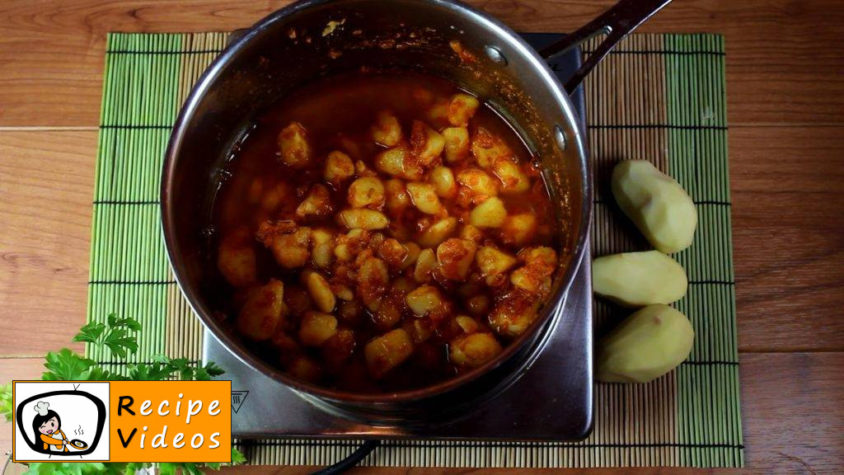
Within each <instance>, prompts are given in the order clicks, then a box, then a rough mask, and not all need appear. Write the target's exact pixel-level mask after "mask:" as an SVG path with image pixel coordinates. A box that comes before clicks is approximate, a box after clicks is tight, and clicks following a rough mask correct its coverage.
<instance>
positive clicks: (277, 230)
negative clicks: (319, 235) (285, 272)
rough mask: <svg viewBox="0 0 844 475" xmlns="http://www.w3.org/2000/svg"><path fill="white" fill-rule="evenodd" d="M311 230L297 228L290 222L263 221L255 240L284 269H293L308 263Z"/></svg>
mask: <svg viewBox="0 0 844 475" xmlns="http://www.w3.org/2000/svg"><path fill="white" fill-rule="evenodd" d="M310 236H311V229H310V228H307V227H304V226H302V227H299V226H297V225H296V223H294V222H292V221H286V220H282V221H276V222H271V221H265V222H264V223H261V225H260V226H259V227H258V233H257V238H258V241H261V242H262V243H263V244H264V246H266V247H268V248H269V249H270V251H271V252H272V253H273V257H275V260H276V262H278V264H279V265H280V266H282V267H284V268H287V269H295V268H297V267H302V266H304V265H305V264H306V263H307V262H308V258H309V257H310V255H311V253H310V251H309V250H308V243H309V242H310Z"/></svg>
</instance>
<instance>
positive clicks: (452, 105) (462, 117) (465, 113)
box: [448, 93, 480, 127]
mask: <svg viewBox="0 0 844 475" xmlns="http://www.w3.org/2000/svg"><path fill="white" fill-rule="evenodd" d="M479 105H480V103H479V102H478V100H477V99H475V98H474V97H472V96H470V95H468V94H463V93H459V94H455V95H453V96H451V101H450V102H449V103H448V122H449V123H450V124H451V125H456V126H459V127H466V126H467V125H469V120H470V119H471V118H472V117H473V116H474V115H475V111H477V110H478V106H479Z"/></svg>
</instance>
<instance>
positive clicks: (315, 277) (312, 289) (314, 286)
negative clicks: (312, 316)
mask: <svg viewBox="0 0 844 475" xmlns="http://www.w3.org/2000/svg"><path fill="white" fill-rule="evenodd" d="M302 281H303V283H304V284H305V287H307V288H308V293H309V294H310V296H311V299H312V300H313V301H314V303H315V304H316V306H317V308H318V309H320V311H322V312H326V313H328V312H331V311H333V310H334V306H335V305H336V304H337V300H336V299H335V297H334V292H332V291H331V286H330V285H329V284H328V280H326V278H325V277H323V276H322V274H320V273H319V272H316V271H312V270H307V271H305V272H304V273H303V274H302Z"/></svg>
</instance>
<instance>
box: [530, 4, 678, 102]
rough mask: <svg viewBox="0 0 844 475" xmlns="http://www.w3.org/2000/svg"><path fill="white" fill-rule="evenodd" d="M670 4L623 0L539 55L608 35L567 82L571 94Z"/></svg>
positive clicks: (559, 50) (548, 57) (547, 54)
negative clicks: (617, 47)
mask: <svg viewBox="0 0 844 475" xmlns="http://www.w3.org/2000/svg"><path fill="white" fill-rule="evenodd" d="M669 3H671V0H621V1H619V2H618V3H616V4H615V6H613V7H612V8H610V9H609V10H607V11H606V12H604V13H603V14H601V16H599V17H598V18H595V19H594V20H592V21H590V22H589V23H587V24H586V25H584V26H583V28H580V29H579V30H577V31H575V32H574V33H572V34H570V35H566V37H565V38H563V39H562V40H560V41H558V42H556V43H554V44H552V45H550V46H547V47H545V48H543V49H542V50H541V51H539V55H540V56H542V57H543V58H545V59H551V58H552V57H554V56H556V55H558V54H560V53H562V52H564V51H566V50H568V49H569V48H571V47H573V46H576V45H578V44H580V43H583V42H584V41H586V40H588V39H590V38H592V37H593V36H595V35H598V34H601V33H603V34H606V35H607V37H606V38H605V39H604V41H603V42H602V43H601V44H600V45H598V47H597V48H596V49H595V51H593V52H592V54H590V55H589V57H588V58H587V59H586V61H584V62H583V64H582V65H581V66H580V69H578V70H577V71H576V72H575V73H574V75H572V77H570V78H569V79H568V81H566V84H565V88H566V91H568V93H569V94H571V93H572V92H573V91H574V90H575V89H576V88H577V86H578V85H580V83H581V81H583V78H585V77H586V75H587V74H589V72H590V71H592V68H594V67H595V65H597V64H598V63H600V62H601V60H602V59H604V56H606V55H607V53H609V52H610V50H611V49H613V47H615V45H616V44H618V42H619V41H621V40H622V39H623V38H624V37H625V36H627V35H628V34H630V32H632V31H633V30H635V29H636V27H638V26H639V25H641V24H642V23H643V22H644V21H645V20H647V19H648V18H650V17H651V16H653V15H654V14H655V13H656V12H658V11H660V10H661V9H662V8H663V7H664V6H666V5H668V4H669Z"/></svg>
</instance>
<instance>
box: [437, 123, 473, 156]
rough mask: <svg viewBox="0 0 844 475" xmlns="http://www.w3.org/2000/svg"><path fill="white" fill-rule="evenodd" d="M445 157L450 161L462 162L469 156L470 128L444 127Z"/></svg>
mask: <svg viewBox="0 0 844 475" xmlns="http://www.w3.org/2000/svg"><path fill="white" fill-rule="evenodd" d="M442 136H443V138H444V139H445V148H444V152H445V159H446V161H448V162H449V163H456V162H461V161H463V160H465V159H466V157H468V156H469V130H468V129H466V127H449V128H447V129H443V131H442Z"/></svg>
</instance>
